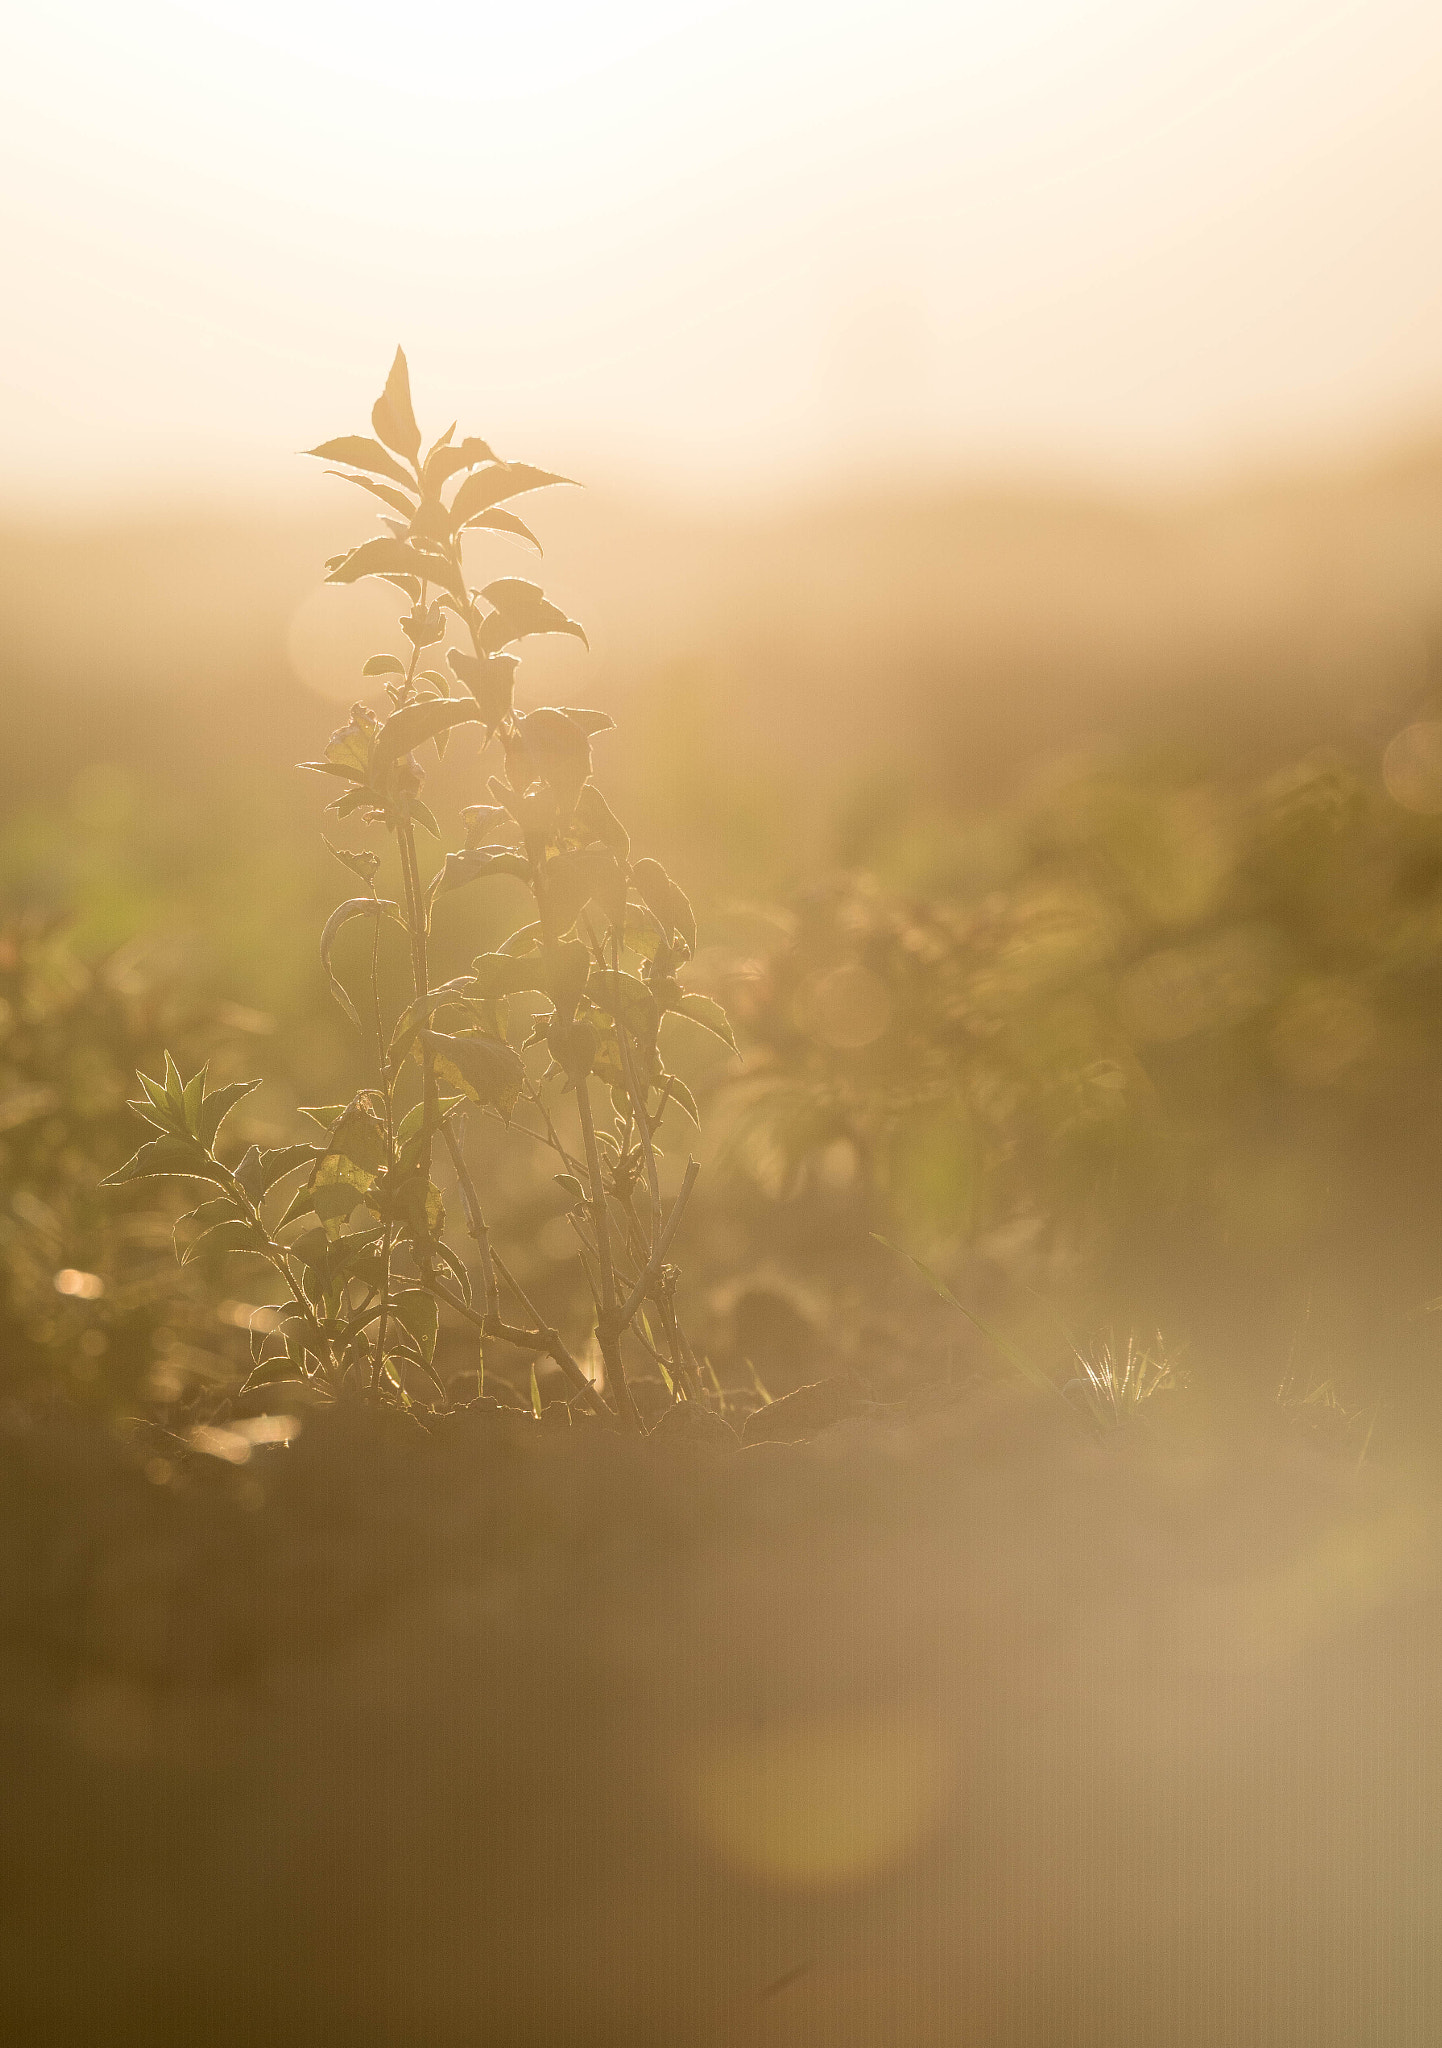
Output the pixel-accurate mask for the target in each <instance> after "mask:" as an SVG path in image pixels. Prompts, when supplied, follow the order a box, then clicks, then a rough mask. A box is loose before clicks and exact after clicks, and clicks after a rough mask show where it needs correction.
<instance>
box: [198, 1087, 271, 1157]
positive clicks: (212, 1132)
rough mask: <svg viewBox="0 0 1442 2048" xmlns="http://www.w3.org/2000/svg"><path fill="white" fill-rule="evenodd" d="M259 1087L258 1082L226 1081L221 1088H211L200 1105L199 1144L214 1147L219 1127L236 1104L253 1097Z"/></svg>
mask: <svg viewBox="0 0 1442 2048" xmlns="http://www.w3.org/2000/svg"><path fill="white" fill-rule="evenodd" d="M259 1086H260V1082H259V1081H227V1082H226V1084H225V1086H224V1087H223V1088H212V1089H211V1091H210V1093H209V1094H208V1095H207V1096H206V1097H205V1099H204V1101H203V1102H202V1103H201V1105H200V1133H199V1136H200V1142H201V1144H202V1145H214V1143H215V1141H216V1138H217V1137H218V1135H219V1133H220V1127H221V1125H222V1124H223V1123H224V1122H225V1119H226V1118H227V1117H228V1116H229V1115H230V1112H231V1111H232V1110H233V1109H234V1108H235V1105H236V1104H237V1102H243V1101H244V1100H245V1098H246V1096H247V1095H253V1094H254V1093H255V1091H256V1089H257V1088H258V1087H259Z"/></svg>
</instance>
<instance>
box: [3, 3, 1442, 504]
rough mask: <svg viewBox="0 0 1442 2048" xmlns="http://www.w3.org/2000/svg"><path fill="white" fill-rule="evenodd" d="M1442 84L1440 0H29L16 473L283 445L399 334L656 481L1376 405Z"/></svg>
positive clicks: (1164, 451) (1317, 444)
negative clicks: (387, 1)
mask: <svg viewBox="0 0 1442 2048" xmlns="http://www.w3.org/2000/svg"><path fill="white" fill-rule="evenodd" d="M1439 92H1442V9H1439V8H1438V7H1437V6H1436V5H1435V0H1368V4H1367V5H1365V6H1364V5H1356V4H1351V5H1339V4H1335V0H1214V4H1213V5H1211V6H1208V7H1205V8H1203V7H1198V6H1196V5H1195V4H1191V0H1011V4H1009V5H1006V6H998V5H996V4H994V0H986V4H981V0H951V4H948V5H945V6H942V5H930V4H922V0H893V4H891V5H888V6H886V7H882V6H880V5H878V4H875V0H873V4H872V5H869V6H857V5H854V4H846V0H832V4H831V5H829V6H826V7H821V6H818V5H815V4H800V0H779V4H778V0H768V4H766V5H762V4H759V0H742V4H723V0H667V4H665V5H661V4H657V0H645V4H637V0H627V4H624V5H616V4H613V5H610V6H606V7H597V6H594V5H580V4H576V0H562V4H551V5H549V6H547V7H544V8H542V7H534V6H533V7H507V8H501V7H497V6H493V5H489V4H471V5H465V6H462V5H460V4H442V0H420V4H416V5H412V6H410V7H408V8H404V9H396V8H391V7H386V8H382V7H381V6H380V5H379V4H377V0H347V4H346V5H344V6H342V5H340V4H338V0H336V4H331V0H290V4H281V0H252V4H250V5H247V6H244V7H241V6H235V5H227V4H223V0H175V4H164V0H138V4H135V5H132V6H129V7H125V8H116V7H102V6H99V5H96V4H92V0H48V4H47V5H46V6H45V7H43V8H34V9H30V10H28V11H27V12H26V13H24V14H23V15H21V14H16V15H13V16H12V18H11V20H10V23H9V25H8V28H7V48H6V62H5V66H4V74H3V77H0V160H3V165H4V169H3V182H4V193H5V221H6V225H5V262H6V278H7V284H8V291H7V294H6V296H7V299H8V301H9V311H8V317H7V318H6V320H5V322H4V327H3V333H0V383H3V391H4V418H3V425H0V435H3V458H4V475H5V489H6V494H7V497H8V498H9V500H10V501H11V503H12V504H15V505H18V504H20V503H29V504H32V505H33V504H35V503H36V502H37V500H40V501H44V502H46V503H49V504H52V505H54V506H56V507H57V509H58V508H59V507H61V506H65V505H80V504H93V503H96V502H98V501H100V500H105V499H113V498H114V496H115V494H116V492H117V491H118V490H119V489H120V488H122V487H125V486H127V485H129V486H134V485H136V484H138V485H139V486H140V487H141V488H142V489H143V490H144V491H145V492H146V493H147V494H148V495H154V494H156V493H164V492H167V491H170V490H182V491H186V492H189V493H195V492H197V491H201V492H206V493H212V494H214V493H217V492H223V491H226V490H230V489H237V488H238V489H246V490H250V489H254V488H257V487H260V486H264V487H265V488H266V489H271V488H273V487H274V484H275V480H276V479H277V478H280V477H283V476H285V475H286V474H288V473H291V472H293V470H294V465H293V464H291V463H290V461H289V456H290V452H291V451H292V450H294V449H295V448H297V447H300V446H303V445H306V444H307V443H309V442H311V441H314V440H315V439H316V438H318V436H319V434H320V433H321V432H323V431H333V432H338V431H341V430H342V429H345V428H348V427H353V426H354V425H355V424H356V423H357V421H359V420H362V419H363V418H364V416H365V412H366V410H367V409H368V407H369V404H370V401H371V399H372V397H373V396H374V393H375V389H376V388H377V387H378V383H379V379H380V377H381V376H382V375H383V373H384V369H385V365H386V363H387V362H388V360H389V357H390V353H391V351H392V349H393V348H394V346H395V343H396V341H397V340H402V341H403V342H404V343H405V345H406V347H407V349H408V351H409V353H410V355H411V358H412V361H413V363H415V364H416V365H417V366H418V368H417V400H418V404H419V405H420V407H421V409H422V414H423V418H424V419H425V420H427V421H428V422H429V423H431V424H432V425H433V426H434V427H435V428H437V429H439V428H440V427H442V426H444V425H445V424H446V423H447V421H448V420H449V418H450V417H451V415H452V414H453V413H456V412H459V413H460V414H461V415H462V416H463V417H464V418H465V419H466V420H467V422H469V423H472V424H474V425H475V426H477V427H479V428H481V429H482V430H484V431H485V432H486V433H487V434H488V435H489V436H491V437H492V438H493V439H494V440H496V441H497V442H498V443H500V444H502V445H503V446H504V447H507V448H511V447H514V448H516V449H517V450H518V451H523V452H525V453H526V454H527V455H530V456H533V457H535V458H536V459H538V460H542V461H555V462H557V463H558V464H560V465H562V466H565V467H566V468H568V469H570V468H575V467H580V466H586V467H587V469H588V473H592V472H595V471H597V470H603V471H605V472H606V473H608V474H612V475H617V474H627V473H631V474H635V475H637V476H640V477H648V478H651V479H653V480H656V481H658V482H660V483H662V484H664V485H665V486H666V487H667V488H668V489H673V490H680V491H686V490H694V489H697V488H701V489H705V488H712V487H721V488H725V489H726V490H728V491H734V490H736V489H738V488H740V489H752V488H758V487H759V488H767V489H769V488H773V487H775V486H776V485H777V484H787V483H791V482H795V481H798V480H800V481H803V482H804V481H805V480H806V479H808V478H815V477H819V476H825V475H827V474H835V473H838V472H841V473H845V472H856V471H860V472H863V473H865V472H869V471H893V472H912V473H915V472H918V471H923V472H924V471H954V470H958V469H960V470H966V469H971V470H985V471H988V472H992V473H995V472H997V471H1007V470H1010V471H1016V472H1022V471H1024V472H1030V473H1038V472H1048V471H1051V472H1056V473H1066V474H1072V475H1085V474H1108V475H1113V476H1116V475H1123V476H1129V477H1139V478H1145V479H1150V480H1156V479H1162V480H1170V479H1175V478H1178V477H1187V476H1195V475H1198V474H1203V475H1205V474H1207V473H1211V472H1215V471H1217V470H1221V469H1226V468H1229V467H1235V466H1237V465H1239V464H1240V465H1245V464H1249V463H1255V462H1262V461H1270V460H1273V459H1276V458H1279V457H1283V458H1291V457H1292V456H1294V455H1295V454H1296V453H1298V452H1299V451H1310V450H1316V449H1324V450H1330V449H1333V448H1342V449H1345V448H1348V447H1352V446H1364V445H1366V444H1367V443H1368V442H1369V441H1377V440H1385V439H1387V438H1389V437H1393V438H1395V437H1401V436H1405V435H1406V434H1407V433H1409V432H1411V431H1414V430H1416V429H1418V428H1422V429H1426V428H1428V427H1429V426H1433V425H1435V423H1436V422H1437V421H1438V420H1439V418H1442V269H1439V265H1438V262H1437V253H1436V252H1437V250H1438V247H1439V246H1442V244H1439V234H1438V230H1439V226H1442V121H1439V119H1438V114H1437V109H1438V105H1439ZM442 406H444V407H445V408H446V415H445V418H444V419H442V418H441V417H440V412H439V408H440V407H442ZM281 487H282V488H283V489H284V488H293V489H297V490H300V489H304V488H309V486H301V485H299V484H294V485H292V486H289V487H287V486H284V485H282V486H281Z"/></svg>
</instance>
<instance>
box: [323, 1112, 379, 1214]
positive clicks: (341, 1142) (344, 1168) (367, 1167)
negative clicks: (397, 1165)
mask: <svg viewBox="0 0 1442 2048" xmlns="http://www.w3.org/2000/svg"><path fill="white" fill-rule="evenodd" d="M385 1161H386V1135H385V1132H384V1130H383V1129H382V1128H381V1124H380V1120H379V1119H378V1118H377V1117H376V1116H375V1115H374V1114H373V1113H372V1112H371V1110H370V1109H368V1108H367V1107H366V1105H365V1103H364V1102H362V1101H360V1100H359V1098H358V1099H357V1100H356V1101H354V1102H353V1103H352V1104H351V1105H350V1107H349V1109H347V1111H346V1112H345V1115H344V1116H343V1117H342V1118H341V1120H340V1122H339V1123H338V1124H337V1125H336V1127H335V1129H334V1130H333V1131H332V1132H331V1138H330V1144H329V1146H328V1147H327V1148H326V1150H325V1152H324V1153H323V1154H322V1155H321V1157H320V1158H319V1159H318V1160H317V1161H316V1166H315V1172H314V1173H313V1174H312V1176H311V1182H310V1191H311V1193H312V1194H313V1195H314V1197H315V1213H316V1215H317V1216H319V1218H320V1220H321V1222H322V1224H323V1225H324V1227H325V1231H326V1235H327V1236H328V1237H331V1238H336V1237H338V1236H339V1235H340V1226H341V1224H342V1223H344V1222H345V1220H346V1218H347V1217H348V1216H349V1215H350V1214H351V1213H352V1211H353V1210H354V1209H355V1207H356V1205H357V1203H358V1202H360V1201H361V1200H363V1198H364V1197H365V1196H366V1195H367V1194H369V1193H370V1191H371V1189H372V1188H373V1187H374V1186H375V1179H376V1175H377V1173H378V1172H379V1171H380V1169H381V1167H382V1166H384V1165H385Z"/></svg>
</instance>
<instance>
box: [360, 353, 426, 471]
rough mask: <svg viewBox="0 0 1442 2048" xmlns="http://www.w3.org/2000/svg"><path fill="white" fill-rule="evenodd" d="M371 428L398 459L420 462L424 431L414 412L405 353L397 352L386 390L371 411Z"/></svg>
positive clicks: (387, 379)
mask: <svg viewBox="0 0 1442 2048" xmlns="http://www.w3.org/2000/svg"><path fill="white" fill-rule="evenodd" d="M371 425H372V426H373V427H374V428H375V430H376V432H377V433H378V434H379V435H380V437H381V439H382V440H383V441H384V442H385V444H386V446H387V448H394V449H395V451H396V453H397V455H404V456H407V457H408V458H409V459H410V460H411V461H412V462H415V461H418V460H419V457H420V452H421V430H420V428H419V427H418V426H417V425H416V416H415V413H414V412H413V411H412V410H411V376H410V371H409V370H408V369H407V367H406V357H405V350H404V349H399V348H398V349H397V350H396V355H395V361H394V362H393V363H392V364H391V373H390V375H389V376H388V377H387V378H386V388H385V390H384V391H383V392H382V393H381V395H380V397H379V398H378V399H377V400H376V402H375V405H374V406H373V407H372V409H371Z"/></svg>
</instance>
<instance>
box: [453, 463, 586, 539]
mask: <svg viewBox="0 0 1442 2048" xmlns="http://www.w3.org/2000/svg"><path fill="white" fill-rule="evenodd" d="M574 481H575V479H574V478H573V477H569V476H556V475H554V474H553V473H552V472H551V471H550V470H549V469H533V468H532V467H531V465H530V463H528V462H493V463H492V464H491V465H490V467H489V468H487V469H478V470H477V471H476V473H475V474H474V475H473V476H468V477H467V478H466V480H465V482H464V483H463V484H462V485H461V487H460V489H459V490H458V491H457V492H456V495H455V497H454V498H453V499H452V500H451V524H452V526H454V527H457V528H459V527H462V526H468V525H470V524H471V523H472V521H474V520H477V519H478V518H479V517H480V515H481V513H483V512H489V511H490V509H491V507H492V506H493V505H503V504H505V503H506V501H507V500H508V499H510V498H519V497H520V496H521V494H522V493H523V492H525V491H539V490H542V489H544V488H545V486H546V485H547V484H569V483H573V482H574Z"/></svg>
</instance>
